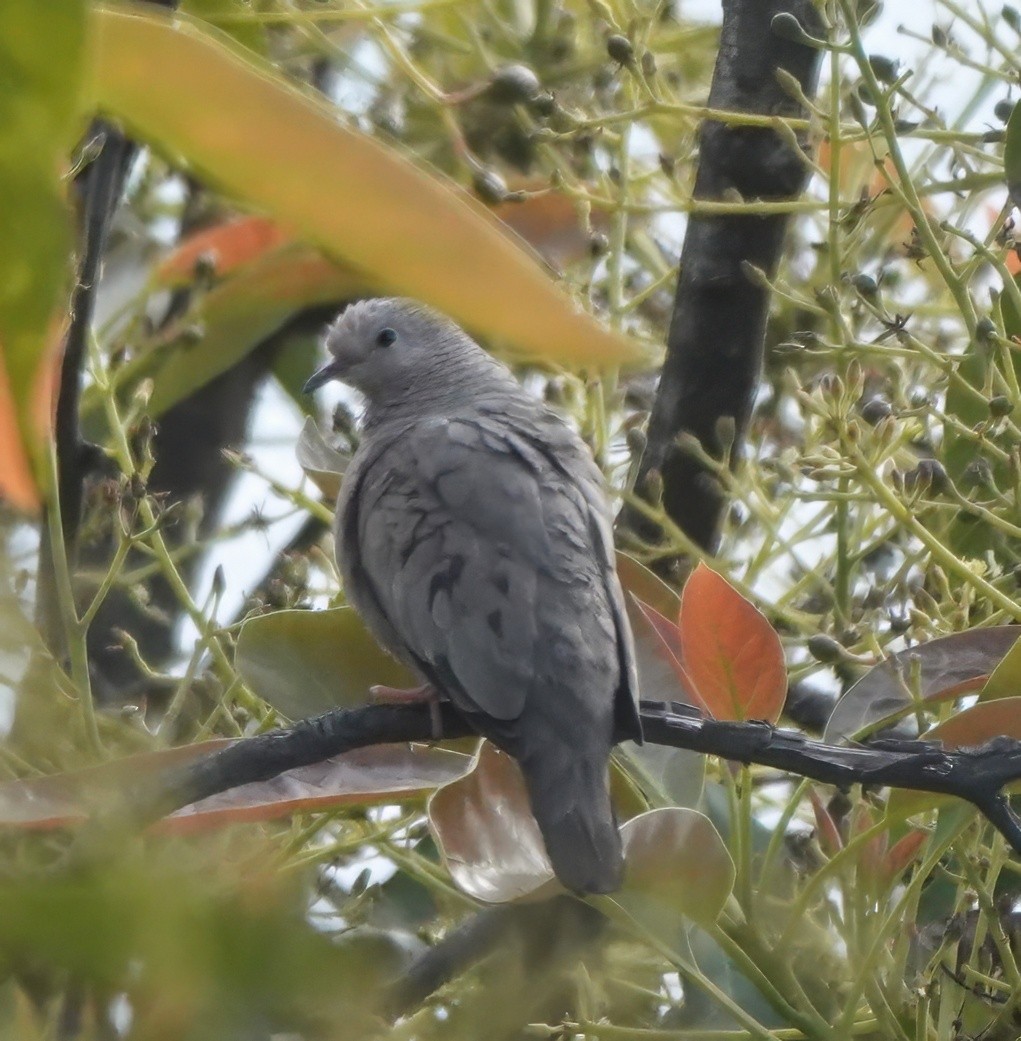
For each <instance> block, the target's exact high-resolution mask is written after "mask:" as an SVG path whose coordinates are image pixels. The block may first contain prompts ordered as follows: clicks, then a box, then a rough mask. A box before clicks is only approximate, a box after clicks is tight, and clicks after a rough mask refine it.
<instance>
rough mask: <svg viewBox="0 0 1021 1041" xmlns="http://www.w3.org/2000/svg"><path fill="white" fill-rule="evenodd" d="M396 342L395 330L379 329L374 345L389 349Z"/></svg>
mask: <svg viewBox="0 0 1021 1041" xmlns="http://www.w3.org/2000/svg"><path fill="white" fill-rule="evenodd" d="M396 340H397V330H396V329H390V328H386V329H380V330H379V332H378V333H376V343H377V345H378V346H380V347H389V346H390V345H391V344H392V343H395V342H396Z"/></svg>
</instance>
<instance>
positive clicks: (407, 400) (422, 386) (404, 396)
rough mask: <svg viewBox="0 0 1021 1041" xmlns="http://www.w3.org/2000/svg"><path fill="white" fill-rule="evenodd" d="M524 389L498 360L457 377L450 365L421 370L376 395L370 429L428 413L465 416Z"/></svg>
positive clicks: (367, 414) (367, 419) (370, 411)
mask: <svg viewBox="0 0 1021 1041" xmlns="http://www.w3.org/2000/svg"><path fill="white" fill-rule="evenodd" d="M521 393H522V391H521V387H520V385H519V384H518V382H517V380H515V379H514V377H513V376H512V375H511V374H510V372H509V371H508V370H507V369H505V368H504V367H503V366H502V365H500V364H499V363H497V362H493V363H492V364H491V365H488V364H487V365H484V366H479V367H477V368H476V367H474V366H473V367H472V368H471V369H470V370H465V369H462V371H461V372H459V373H457V376H456V378H454V377H453V376H452V374H451V371H450V369H449V368H445V369H443V370H433V371H428V372H424V373H420V374H418V376H417V378H416V379H415V380H414V382H413V383H411V384H410V385H408V386H403V387H397V386H390V387H387V388H386V390H385V392H384V393H381V394H376V395H374V396H373V397H372V398H371V399H370V401H369V404H368V408H367V409H366V411H365V421H364V429H365V431H366V432H371V431H375V430H378V429H379V428H380V427H384V426H390V425H391V424H403V423H406V422H408V421H411V420H418V419H423V418H425V417H427V416H448V417H451V416H463V415H466V414H469V413H472V412H477V411H488V410H490V409H492V408H493V407H494V406H498V405H499V404H500V402H506V400H507V397H508V394H510V395H512V396H517V395H520V394H521Z"/></svg>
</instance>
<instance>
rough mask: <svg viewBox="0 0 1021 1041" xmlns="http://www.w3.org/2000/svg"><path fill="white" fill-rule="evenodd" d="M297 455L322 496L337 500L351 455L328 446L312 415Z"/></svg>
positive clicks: (301, 438) (303, 432) (302, 433)
mask: <svg viewBox="0 0 1021 1041" xmlns="http://www.w3.org/2000/svg"><path fill="white" fill-rule="evenodd" d="M310 371H311V370H310ZM294 454H295V456H296V457H297V459H298V463H299V465H300V466H301V468H302V470H304V471H305V476H306V477H308V479H309V480H310V481H311V482H312V483H313V484H314V485H315V486H316V487H317V488H318V489H319V490H320V491H321V492H322V493H323V498H325V499H327V500H328V501H330V502H334V501H336V498H337V495H338V494H339V493H340V481H341V478H342V477H343V476H344V471H345V470H346V469H347V466H348V463H350V461H351V457H350V456H347V455H345V454H344V453H343V452H339V451H337V449H336V448H333V447H332V446H330V445H328V444H327V443H326V440H325V438H324V437H323V435H322V434H321V433H320V431H319V424H318V423H316V421H315V420H314V419H312V418H311V417H307V418H306V419H305V423H304V425H303V426H302V428H301V433H300V434H299V435H298V443H297V445H296V446H295V449H294Z"/></svg>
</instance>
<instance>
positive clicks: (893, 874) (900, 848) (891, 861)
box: [883, 831, 929, 885]
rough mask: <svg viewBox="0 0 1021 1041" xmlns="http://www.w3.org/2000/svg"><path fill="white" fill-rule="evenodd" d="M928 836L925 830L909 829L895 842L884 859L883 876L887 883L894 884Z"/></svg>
mask: <svg viewBox="0 0 1021 1041" xmlns="http://www.w3.org/2000/svg"><path fill="white" fill-rule="evenodd" d="M928 837H929V834H928V832H925V831H909V832H908V833H907V835H905V836H904V837H903V838H901V839H898V840H897V842H895V843H894V844H893V846H892V847H891V848H890V851H889V852H888V853H887V854H886V858H885V860H884V861H883V878H884V881H885V882H886V884H887V885H892V884H893V882H895V881H896V880H897V879H898V878H899V877H900V876H901V875H902V874H903V873H904V870H905V869H906V868H907V866H908V865H909V864H910V863H911V861H913V860H914V859H915V857H916V855H917V854H918V851H919V850H920V849H921V848H922V845H923V844H924V842H925V840H926V839H927V838H928Z"/></svg>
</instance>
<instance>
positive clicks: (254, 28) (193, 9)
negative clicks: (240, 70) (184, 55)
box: [178, 0, 269, 56]
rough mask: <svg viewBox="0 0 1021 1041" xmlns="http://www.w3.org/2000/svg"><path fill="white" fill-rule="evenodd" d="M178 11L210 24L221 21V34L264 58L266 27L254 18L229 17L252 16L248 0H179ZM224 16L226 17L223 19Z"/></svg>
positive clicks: (266, 43)
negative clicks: (234, 16) (238, 17)
mask: <svg viewBox="0 0 1021 1041" xmlns="http://www.w3.org/2000/svg"><path fill="white" fill-rule="evenodd" d="M178 9H179V10H180V11H183V12H184V13H185V14H190V15H195V16H197V17H198V18H203V19H207V20H208V21H211V22H217V21H221V24H222V26H223V29H222V31H223V32H225V33H227V34H228V35H229V36H230V37H231V38H232V39H234V40H235V41H237V43H239V44H241V45H242V46H243V47H247V48H249V50H252V51H254V52H255V53H256V54H260V55H263V56H264V55H265V54H266V52H267V51H268V50H269V47H268V41H267V34H266V26H265V25H264V24H263V23H262V22H259V21H258V20H257V19H254V18H253V19H251V20H242V19H234V18H231V17H230V16H231V15H235V14H241V15H246V14H252V13H253V12H252V5H251V3H250V2H249V0H181V5H180V7H179V8H178ZM224 15H226V16H227V17H226V18H224V17H223V16H224Z"/></svg>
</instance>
